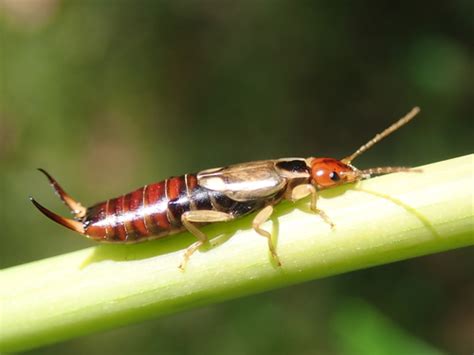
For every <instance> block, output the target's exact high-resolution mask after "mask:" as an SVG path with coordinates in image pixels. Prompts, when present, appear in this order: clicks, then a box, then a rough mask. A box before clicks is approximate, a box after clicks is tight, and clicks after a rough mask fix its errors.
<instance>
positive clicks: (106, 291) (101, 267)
mask: <svg viewBox="0 0 474 355" xmlns="http://www.w3.org/2000/svg"><path fill="white" fill-rule="evenodd" d="M473 157H474V155H468V156H464V157H461V158H456V159H451V160H447V161H443V162H439V163H435V164H431V165H427V166H424V167H421V168H422V169H423V172H422V173H399V174H390V175H386V176H382V177H378V178H374V179H370V180H367V181H364V182H360V183H359V184H357V186H354V185H348V186H342V187H339V188H336V189H331V190H327V191H324V192H323V193H322V194H321V197H320V199H319V201H318V206H319V207H320V208H321V209H323V210H324V211H325V212H326V213H327V215H328V216H329V217H330V218H331V220H332V221H333V222H334V223H335V225H336V227H335V228H334V229H331V228H330V227H329V226H328V225H327V224H326V223H324V222H323V221H322V220H321V218H320V217H319V216H317V215H314V214H312V213H310V212H309V209H308V207H307V205H308V200H305V201H301V202H298V203H297V204H292V203H289V202H288V203H287V202H283V203H281V204H280V205H279V206H277V207H276V209H275V213H274V218H273V219H272V220H271V221H268V222H267V223H265V224H264V226H263V227H264V228H265V229H267V230H273V234H274V235H275V236H276V238H275V239H276V242H277V251H278V254H279V256H280V259H281V261H282V264H283V265H282V267H277V266H276V265H275V263H274V262H272V258H271V256H270V254H269V252H268V248H267V242H266V240H265V239H264V238H262V237H260V236H259V235H258V234H256V233H255V232H254V231H253V230H252V229H251V220H252V217H253V216H249V217H246V218H243V219H240V220H238V221H235V222H230V223H221V224H216V225H210V226H207V227H205V228H203V230H204V231H205V232H206V233H207V234H208V235H209V236H211V237H215V236H218V235H220V234H222V233H226V237H218V238H217V239H218V240H220V241H221V242H222V243H220V244H219V245H218V246H215V247H212V248H207V249H206V250H201V251H199V252H196V253H195V254H194V255H193V256H192V257H191V259H190V261H189V263H188V265H187V269H186V271H185V272H181V271H179V270H178V265H179V263H180V261H181V257H182V253H183V251H182V249H183V248H185V247H186V246H187V245H189V244H190V243H191V242H192V241H193V240H194V239H193V238H192V237H191V236H190V235H189V234H188V233H183V234H180V235H179V236H174V237H170V238H165V239H163V240H158V241H153V242H148V243H142V244H136V245H99V246H95V247H92V248H88V249H85V250H80V251H77V252H73V253H69V254H65V255H60V256H57V257H52V258H49V259H45V260H40V261H36V262H32V263H28V264H25V265H20V266H16V267H12V268H9V269H5V270H2V271H0V302H1V304H0V307H1V308H0V311H1V319H0V351H20V350H26V349H31V348H35V347H38V346H41V345H45V344H50V343H54V342H58V341H61V340H65V339H70V338H73V337H77V336H80V335H84V334H89V333H93V332H98V331H100V330H104V329H111V328H114V327H118V326H121V325H126V324H130V323H133V322H137V321H141V320H144V319H148V318H152V317H157V316H160V315H164V314H170V313H174V312H178V311H181V310H184V309H189V308H193V307H197V306H201V305H205V304H210V303H215V302H219V301H223V300H226V299H231V298H236V297H239V296H242V295H248V294H253V293H257V292H262V291H265V290H269V289H273V288H277V287H282V286H285V285H289V284H294V283H298V282H303V281H306V280H311V279H316V278H321V277H325V276H329V275H334V274H339V273H343V272H348V271H352V270H356V269H361V268H366V267H370V266H374V265H380V264H385V263H389V262H393V261H396V260H403V259H407V258H412V257H416V256H419V255H426V254H431V253H435V252H439V251H446V250H450V249H454V248H459V247H465V246H470V245H473V244H474V236H473V206H472V201H473V196H472V187H473ZM229 236H231V238H229ZM224 239H225V240H224Z"/></svg>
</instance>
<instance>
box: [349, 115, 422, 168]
mask: <svg viewBox="0 0 474 355" xmlns="http://www.w3.org/2000/svg"><path fill="white" fill-rule="evenodd" d="M418 112H420V108H419V107H418V106H415V107H413V108H412V109H411V111H410V112H408V113H407V114H406V115H405V116H403V117H402V118H400V119H399V120H398V121H397V122H395V123H394V124H392V125H391V126H390V127H388V128H387V129H385V130H384V131H383V132H381V133H378V134H376V135H375V137H374V138H372V139H371V140H370V141H368V142H367V143H365V144H364V145H362V146H361V147H360V148H359V149H357V150H356V151H355V152H354V153H353V154H352V155H350V156H348V157H346V158H344V159H342V160H341V162H343V163H344V164H350V163H351V161H353V160H354V159H355V158H357V157H358V156H359V155H361V154H362V153H364V152H365V151H367V150H368V149H369V148H371V147H372V146H373V145H375V144H376V143H378V142H380V141H381V140H382V139H384V138H385V137H387V136H388V135H390V134H391V133H393V132H395V131H396V130H397V129H399V128H400V127H402V126H404V125H405V124H407V123H408V122H410V121H411V120H412V118H413V117H415V116H416V115H417V114H418Z"/></svg>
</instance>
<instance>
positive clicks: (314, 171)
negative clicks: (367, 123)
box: [306, 107, 420, 190]
mask: <svg viewBox="0 0 474 355" xmlns="http://www.w3.org/2000/svg"><path fill="white" fill-rule="evenodd" d="M418 112H420V109H419V108H418V107H414V108H413V109H412V110H411V111H410V112H408V113H407V114H406V115H405V116H403V117H402V118H400V119H399V120H398V121H397V122H395V123H394V124H392V125H391V126H390V127H388V128H387V129H385V130H384V131H382V132H381V133H379V134H376V135H375V137H374V138H372V139H371V140H369V141H368V142H367V143H365V144H364V145H362V146H361V147H360V148H359V149H357V150H356V151H355V152H354V153H352V155H349V156H348V157H346V158H344V159H341V160H337V159H333V158H308V159H307V160H306V163H307V164H308V166H309V167H310V168H311V183H312V184H313V185H315V186H316V188H318V189H320V190H322V189H327V188H330V187H334V186H338V185H342V184H345V183H348V182H354V181H358V180H361V179H367V178H369V177H371V176H373V175H381V174H389V173H395V172H407V171H420V170H417V169H410V168H405V167H399V166H387V167H380V168H372V169H365V170H359V169H357V168H355V167H354V166H352V165H351V162H352V161H353V160H354V159H355V158H357V157H358V156H359V155H361V154H363V153H364V152H365V151H367V150H368V149H369V148H371V147H372V146H374V145H375V144H376V143H378V142H380V141H381V140H382V139H383V138H385V137H387V136H388V135H390V134H391V133H393V132H395V131H396V130H397V129H399V128H400V127H402V126H403V125H405V124H407V123H408V122H410V121H411V120H412V119H413V117H415V115H416V114H417V113H418Z"/></svg>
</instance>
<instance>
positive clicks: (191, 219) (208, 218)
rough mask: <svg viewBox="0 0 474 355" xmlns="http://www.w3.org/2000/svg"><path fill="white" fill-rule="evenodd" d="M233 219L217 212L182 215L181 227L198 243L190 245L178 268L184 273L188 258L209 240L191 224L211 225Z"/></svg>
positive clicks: (205, 211) (206, 211)
mask: <svg viewBox="0 0 474 355" xmlns="http://www.w3.org/2000/svg"><path fill="white" fill-rule="evenodd" d="M233 218H234V216H232V215H231V214H228V213H224V212H219V211H212V210H201V211H188V212H185V213H183V215H182V216H181V222H182V223H183V226H184V227H185V228H186V229H187V230H188V231H189V232H190V233H192V234H193V235H194V236H195V237H196V238H197V239H198V241H197V242H195V243H193V244H191V245H190V246H189V247H188V248H187V249H186V251H185V252H184V255H183V260H182V261H181V264H180V265H179V268H180V269H181V270H182V271H184V269H185V267H186V264H187V263H188V260H189V258H190V257H191V255H192V254H193V253H194V252H195V251H196V250H197V249H199V247H201V246H202V245H204V244H206V243H207V242H208V241H209V239H208V238H207V235H206V234H204V233H203V232H202V231H201V230H200V229H199V228H198V227H196V226H195V225H194V224H193V223H211V222H227V221H230V220H232V219H233Z"/></svg>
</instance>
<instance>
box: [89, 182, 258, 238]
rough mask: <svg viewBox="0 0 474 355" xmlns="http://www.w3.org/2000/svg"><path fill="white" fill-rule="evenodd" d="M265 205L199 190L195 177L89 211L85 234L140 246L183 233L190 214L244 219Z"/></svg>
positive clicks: (143, 190) (148, 187) (151, 187)
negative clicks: (206, 212)
mask: <svg viewBox="0 0 474 355" xmlns="http://www.w3.org/2000/svg"><path fill="white" fill-rule="evenodd" d="M264 202H265V201H258V202H257V201H250V202H236V201H234V200H232V199H230V198H228V197H226V196H225V195H224V194H222V193H221V192H215V191H211V190H209V189H206V188H204V187H202V186H199V185H198V183H197V179H196V174H187V175H183V176H178V177H172V178H169V179H167V180H165V181H162V182H159V183H155V184H151V185H146V186H144V187H142V188H139V189H138V190H135V191H133V192H131V193H129V194H126V195H122V196H120V197H118V198H114V199H111V200H108V201H105V202H102V203H98V204H96V205H94V206H92V207H90V208H89V209H88V210H87V215H86V217H84V220H83V224H84V229H85V234H87V235H88V236H90V237H91V238H93V239H97V240H102V241H108V242H138V241H144V240H148V239H154V238H160V237H164V236H166V235H168V234H172V233H176V232H179V231H182V230H183V229H184V228H183V225H182V222H181V216H182V215H183V213H185V212H187V211H191V210H218V211H223V212H227V213H231V214H232V215H234V216H236V217H237V216H242V215H244V214H247V213H250V212H252V211H254V210H256V209H258V208H261V207H262V206H263V204H264Z"/></svg>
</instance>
